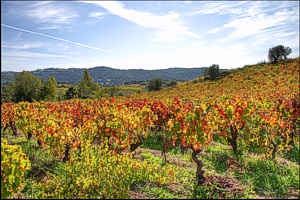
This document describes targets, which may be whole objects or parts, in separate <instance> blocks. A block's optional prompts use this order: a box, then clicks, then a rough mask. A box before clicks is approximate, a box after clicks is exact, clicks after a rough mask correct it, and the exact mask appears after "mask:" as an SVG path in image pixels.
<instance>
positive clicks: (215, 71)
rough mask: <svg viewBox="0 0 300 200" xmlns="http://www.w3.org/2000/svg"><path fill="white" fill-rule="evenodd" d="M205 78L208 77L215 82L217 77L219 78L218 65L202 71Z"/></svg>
mask: <svg viewBox="0 0 300 200" xmlns="http://www.w3.org/2000/svg"><path fill="white" fill-rule="evenodd" d="M204 75H205V76H209V79H210V80H215V79H216V78H217V77H219V76H220V69H219V65H218V64H213V65H212V66H209V67H208V68H207V69H206V70H205V71H204Z"/></svg>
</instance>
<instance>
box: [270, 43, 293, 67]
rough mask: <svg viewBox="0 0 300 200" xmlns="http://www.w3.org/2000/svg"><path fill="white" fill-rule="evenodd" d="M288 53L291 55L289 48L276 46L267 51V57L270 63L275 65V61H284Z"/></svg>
mask: <svg viewBox="0 0 300 200" xmlns="http://www.w3.org/2000/svg"><path fill="white" fill-rule="evenodd" d="M290 53H292V49H291V48H289V47H284V46H282V45H278V46H276V47H273V48H270V49H269V54H268V57H269V60H270V61H271V62H273V63H274V64H276V63H277V60H283V59H284V60H285V59H286V58H287V56H288V55H289V54H290Z"/></svg>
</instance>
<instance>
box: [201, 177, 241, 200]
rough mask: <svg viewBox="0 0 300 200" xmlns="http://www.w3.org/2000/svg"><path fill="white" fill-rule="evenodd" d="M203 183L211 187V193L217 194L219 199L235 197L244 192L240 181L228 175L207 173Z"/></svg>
mask: <svg viewBox="0 0 300 200" xmlns="http://www.w3.org/2000/svg"><path fill="white" fill-rule="evenodd" d="M203 185H204V186H209V187H210V188H211V194H213V195H216V194H217V195H218V197H219V198H221V199H225V198H226V199H227V198H237V197H240V196H242V194H243V192H244V189H243V188H242V187H241V183H239V182H238V181H236V180H234V179H233V178H231V177H230V176H212V175H207V176H206V178H205V182H204V184H203ZM229 195H230V196H229Z"/></svg>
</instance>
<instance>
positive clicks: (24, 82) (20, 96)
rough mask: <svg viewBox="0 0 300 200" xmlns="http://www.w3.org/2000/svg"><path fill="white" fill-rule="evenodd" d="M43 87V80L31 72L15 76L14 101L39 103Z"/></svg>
mask: <svg viewBox="0 0 300 200" xmlns="http://www.w3.org/2000/svg"><path fill="white" fill-rule="evenodd" d="M42 87H43V80H42V79H41V78H39V77H37V76H34V75H32V74H31V73H29V72H25V71H23V72H21V73H18V74H16V75H15V89H14V97H13V98H14V101H15V102H20V101H28V102H33V101H39V100H40V93H41V89H42Z"/></svg>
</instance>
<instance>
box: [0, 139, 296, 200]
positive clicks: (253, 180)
mask: <svg viewBox="0 0 300 200" xmlns="http://www.w3.org/2000/svg"><path fill="white" fill-rule="evenodd" d="M2 137H5V138H7V139H8V142H9V144H17V145H21V146H22V149H23V151H24V152H25V153H26V154H27V155H28V156H29V159H30V162H31V166H32V167H31V170H30V171H28V172H27V174H26V177H25V178H26V179H25V180H26V182H25V184H24V186H23V188H22V189H21V191H20V193H19V194H18V195H15V196H14V198H37V197H38V195H37V194H38V192H39V191H38V189H36V188H35V185H36V184H38V183H44V182H46V181H47V180H48V179H49V177H50V175H51V174H53V173H56V174H59V173H60V172H59V170H60V167H61V165H62V164H61V161H60V160H59V159H57V158H55V157H53V156H51V153H50V152H47V150H46V149H44V150H43V149H39V148H38V147H37V144H36V142H35V141H34V140H31V141H29V142H28V141H27V139H26V138H25V137H13V136H11V135H9V134H2ZM160 149H161V146H160V143H159V141H158V139H157V138H152V139H150V140H148V141H147V142H146V143H144V144H143V145H142V147H139V148H138V149H137V151H136V154H135V156H134V159H141V160H147V161H148V162H150V163H151V162H153V163H159V164H161V165H164V159H163V156H162V155H161V151H160ZM298 150H299V149H298ZM293 153H294V154H289V155H282V156H278V157H277V158H276V159H275V160H265V159H262V158H261V157H260V156H258V155H256V154H254V153H250V154H249V153H244V154H241V155H239V156H236V155H233V153H232V151H231V149H230V147H229V146H227V145H225V144H222V143H219V142H214V143H212V145H211V146H210V147H208V148H207V149H205V150H204V151H202V152H201V153H200V155H198V157H199V159H201V160H202V161H203V162H204V170H205V177H206V182H205V183H204V184H203V185H202V186H199V185H197V184H196V180H195V171H196V164H195V162H194V161H193V160H192V159H191V151H190V150H189V151H187V152H184V153H182V152H181V150H180V148H179V147H177V146H176V147H172V148H171V150H170V151H169V152H168V153H167V163H166V165H176V166H179V167H180V170H179V171H178V172H177V173H176V174H175V176H176V181H173V182H171V183H168V184H165V185H161V184H157V183H150V182H135V183H134V184H132V185H131V187H130V192H129V194H130V197H131V198H133V199H135V198H139V199H143V198H155V199H166V198H168V199H170V198H175V199H185V198H197V199H200V198H260V199H268V198H295V199H297V198H299V197H300V196H299V162H297V161H299V151H298V152H293ZM297 153H298V154H297Z"/></svg>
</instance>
